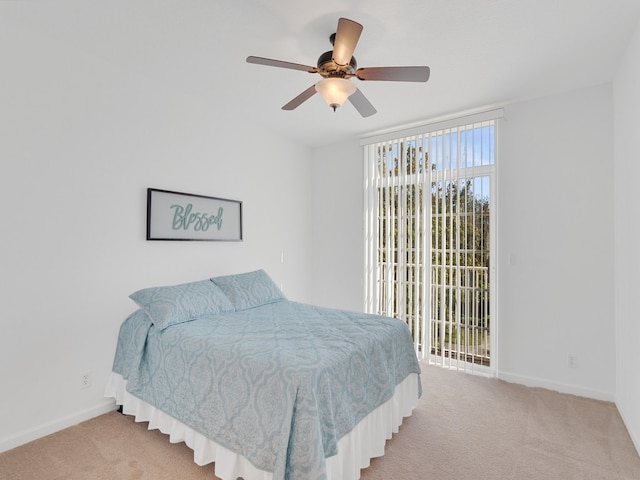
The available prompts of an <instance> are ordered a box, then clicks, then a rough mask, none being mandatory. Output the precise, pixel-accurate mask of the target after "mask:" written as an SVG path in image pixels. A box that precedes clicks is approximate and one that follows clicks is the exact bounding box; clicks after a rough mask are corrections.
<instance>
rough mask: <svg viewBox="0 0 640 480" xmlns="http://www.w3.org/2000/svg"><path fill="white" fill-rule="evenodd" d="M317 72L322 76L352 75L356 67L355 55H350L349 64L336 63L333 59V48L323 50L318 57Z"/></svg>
mask: <svg viewBox="0 0 640 480" xmlns="http://www.w3.org/2000/svg"><path fill="white" fill-rule="evenodd" d="M317 65H318V73H319V74H320V75H322V76H323V77H344V76H345V75H354V74H355V71H356V69H357V68H358V63H357V62H356V57H351V61H350V62H349V65H338V64H337V63H336V62H334V61H333V50H329V51H328V52H324V53H323V54H322V55H320V57H319V58H318V63H317Z"/></svg>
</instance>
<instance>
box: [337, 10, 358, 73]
mask: <svg viewBox="0 0 640 480" xmlns="http://www.w3.org/2000/svg"><path fill="white" fill-rule="evenodd" d="M361 33H362V25H360V24H359V23H357V22H354V21H353V20H349V19H348V18H341V19H340V20H338V29H337V30H336V37H335V40H334V41H333V61H334V62H335V63H337V64H338V65H349V62H351V57H353V51H354V50H355V49H356V44H357V43H358V40H359V39H360V34H361Z"/></svg>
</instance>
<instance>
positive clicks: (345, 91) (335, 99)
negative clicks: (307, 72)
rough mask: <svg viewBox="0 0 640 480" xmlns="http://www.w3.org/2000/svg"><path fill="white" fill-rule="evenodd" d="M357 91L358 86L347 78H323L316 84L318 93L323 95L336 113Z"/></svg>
mask: <svg viewBox="0 0 640 480" xmlns="http://www.w3.org/2000/svg"><path fill="white" fill-rule="evenodd" d="M356 90H357V89H356V86H355V85H354V84H353V83H351V82H350V81H349V80H347V79H346V78H339V77H334V78H331V77H330V78H323V79H322V80H320V81H319V82H318V83H316V91H317V92H318V93H319V94H320V95H322V98H324V101H325V102H327V105H329V106H330V107H331V108H333V111H334V112H335V110H336V108H338V107H340V106H342V104H343V103H344V102H345V100H346V99H347V98H349V96H350V95H352V94H354V93H355V91H356Z"/></svg>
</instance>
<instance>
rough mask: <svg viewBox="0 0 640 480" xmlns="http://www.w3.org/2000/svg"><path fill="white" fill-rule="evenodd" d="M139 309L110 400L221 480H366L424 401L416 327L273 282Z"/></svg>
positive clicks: (247, 281)
mask: <svg viewBox="0 0 640 480" xmlns="http://www.w3.org/2000/svg"><path fill="white" fill-rule="evenodd" d="M131 298H132V299H133V300H134V301H135V302H136V303H137V304H138V306H139V307H140V308H139V309H138V310H136V311H135V312H133V313H132V314H131V315H130V316H129V317H128V318H127V319H126V320H125V321H124V322H123V323H122V325H121V327H120V333H119V336H118V343H117V348H116V353H115V358H114V363H113V371H112V374H111V377H110V379H109V383H108V385H107V388H106V391H105V395H106V396H108V397H113V398H115V401H116V404H118V405H121V406H122V411H123V413H125V414H130V415H134V416H135V419H136V421H147V422H149V428H150V429H154V428H158V429H160V430H161V431H162V432H164V433H166V434H168V435H169V436H170V441H172V442H181V441H184V442H185V443H186V444H187V445H188V446H189V447H190V448H191V449H192V450H193V451H194V461H195V462H196V463H198V464H199V465H205V464H207V463H210V462H215V465H214V466H215V474H216V476H218V477H220V478H222V479H223V480H235V479H236V478H238V477H240V478H243V479H244V480H280V479H291V480H309V479H330V480H349V479H354V480H355V479H357V478H359V476H360V469H361V468H365V467H367V466H368V465H369V460H370V458H373V457H376V456H382V455H383V454H384V444H385V441H386V440H387V439H388V438H390V437H391V435H392V433H395V432H397V431H398V427H399V425H400V424H401V423H402V419H403V418H404V417H406V416H409V415H411V412H412V409H413V407H414V406H415V404H416V403H417V401H418V398H419V397H420V396H421V394H422V386H421V384H420V376H419V374H420V366H419V363H418V361H417V358H416V354H415V350H414V347H413V342H412V339H411V335H410V332H409V329H408V327H407V326H406V324H405V323H404V322H402V321H400V320H397V319H392V318H388V317H383V316H377V315H370V314H364V313H358V312H349V311H344V310H337V309H328V308H322V307H318V306H313V305H307V304H302V303H297V302H292V301H289V300H288V299H286V298H285V297H284V296H283V295H282V293H281V292H280V290H279V289H278V288H277V286H276V285H275V284H274V283H273V281H272V280H271V279H270V278H269V276H268V275H267V274H266V273H265V272H264V270H257V271H254V272H247V273H241V274H236V275H227V276H220V277H214V278H212V279H206V280H202V281H198V282H192V283H188V284H181V285H175V286H168V287H152V288H147V289H143V290H140V291H138V292H135V293H133V294H132V295H131Z"/></svg>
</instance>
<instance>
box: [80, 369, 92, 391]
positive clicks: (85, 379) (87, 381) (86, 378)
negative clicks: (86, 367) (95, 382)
mask: <svg viewBox="0 0 640 480" xmlns="http://www.w3.org/2000/svg"><path fill="white" fill-rule="evenodd" d="M90 386H91V372H90V371H89V372H84V373H83V374H82V375H81V376H80V388H89V387H90Z"/></svg>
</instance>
